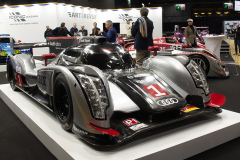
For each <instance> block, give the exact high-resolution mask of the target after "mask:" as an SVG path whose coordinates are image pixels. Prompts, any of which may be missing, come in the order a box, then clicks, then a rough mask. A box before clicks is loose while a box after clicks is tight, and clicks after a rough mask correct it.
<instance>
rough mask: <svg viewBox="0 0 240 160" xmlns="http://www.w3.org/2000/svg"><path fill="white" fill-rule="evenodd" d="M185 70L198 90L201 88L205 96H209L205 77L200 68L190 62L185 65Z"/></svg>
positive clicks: (193, 62)
mask: <svg viewBox="0 0 240 160" xmlns="http://www.w3.org/2000/svg"><path fill="white" fill-rule="evenodd" d="M187 69H188V71H189V72H190V74H191V75H192V77H193V80H194V82H195V84H196V86H197V87H198V88H202V89H203V90H204V91H205V94H206V95H208V94H209V87H208V84H207V80H206V78H205V75H204V74H203V72H202V70H201V68H200V67H199V66H198V65H197V64H196V62H195V61H193V60H191V61H190V63H189V64H188V65H187Z"/></svg>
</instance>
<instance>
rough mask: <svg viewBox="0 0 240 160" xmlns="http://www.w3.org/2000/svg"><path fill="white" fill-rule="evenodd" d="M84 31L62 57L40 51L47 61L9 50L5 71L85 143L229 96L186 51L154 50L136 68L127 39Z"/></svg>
mask: <svg viewBox="0 0 240 160" xmlns="http://www.w3.org/2000/svg"><path fill="white" fill-rule="evenodd" d="M85 38H86V41H81V42H82V43H80V44H79V45H77V46H72V47H69V48H67V49H65V50H63V51H62V52H61V54H60V55H58V56H57V57H55V54H43V55H42V58H43V59H44V60H45V65H39V66H36V64H35V62H34V58H33V56H32V55H31V54H17V55H9V56H10V61H9V62H8V64H7V79H8V82H9V83H10V85H11V87H12V89H13V90H17V89H19V90H21V91H23V92H24V93H26V94H27V95H29V96H30V97H31V98H33V99H35V100H36V101H38V102H39V103H41V104H42V105H43V106H45V107H47V108H48V109H50V110H51V111H52V112H54V113H55V115H56V117H57V119H58V121H59V122H60V124H61V126H62V128H63V129H64V130H66V131H72V132H73V133H75V134H76V135H77V136H78V137H80V138H82V139H83V140H85V141H87V142H88V143H90V144H93V145H114V144H119V143H122V142H124V141H127V140H128V139H130V138H132V137H134V136H135V135H137V134H140V133H141V132H144V131H147V130H151V129H153V128H157V127H160V126H163V125H167V124H170V123H173V122H177V121H180V120H182V119H186V118H190V117H193V116H197V115H201V114H212V113H213V114H217V113H220V112H221V111H222V110H221V108H220V106H221V105H223V104H224V102H225V97H224V96H223V95H219V94H215V93H212V94H211V93H209V86H208V83H207V81H206V78H205V75H204V73H203V71H202V69H201V68H200V67H199V66H198V65H197V64H196V63H195V62H194V61H193V60H191V59H189V58H188V57H186V56H156V57H151V58H149V59H147V60H145V61H144V64H143V66H142V67H140V68H139V67H135V64H134V63H133V59H132V57H131V56H130V54H129V52H128V51H127V50H126V49H124V47H123V46H121V45H118V44H111V43H106V38H105V37H85ZM86 42H88V43H86ZM14 47H15V48H24V46H23V45H22V46H18V45H15V46H14ZM26 47H29V46H26ZM50 58H53V59H52V61H51V62H49V61H48V60H49V59H50Z"/></svg>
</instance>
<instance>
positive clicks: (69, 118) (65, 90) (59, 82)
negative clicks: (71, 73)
mask: <svg viewBox="0 0 240 160" xmlns="http://www.w3.org/2000/svg"><path fill="white" fill-rule="evenodd" d="M54 112H55V115H56V117H57V119H58V121H59V122H60V123H61V125H62V128H63V129H64V130H66V131H71V129H72V126H73V105H72V96H71V92H70V89H69V86H68V83H67V80H66V78H65V77H64V75H63V74H61V73H60V74H59V75H58V76H57V78H56V80H55V84H54Z"/></svg>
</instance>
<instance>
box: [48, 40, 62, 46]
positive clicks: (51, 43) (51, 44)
mask: <svg viewBox="0 0 240 160" xmlns="http://www.w3.org/2000/svg"><path fill="white" fill-rule="evenodd" d="M49 44H50V46H57V47H61V45H62V44H61V43H59V42H55V41H53V42H50V43H49Z"/></svg>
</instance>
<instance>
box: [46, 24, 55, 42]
mask: <svg viewBox="0 0 240 160" xmlns="http://www.w3.org/2000/svg"><path fill="white" fill-rule="evenodd" d="M52 32H53V31H52V29H51V28H50V27H49V26H48V25H47V26H46V31H45V32H44V38H45V39H46V38H47V37H53V33H52Z"/></svg>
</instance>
